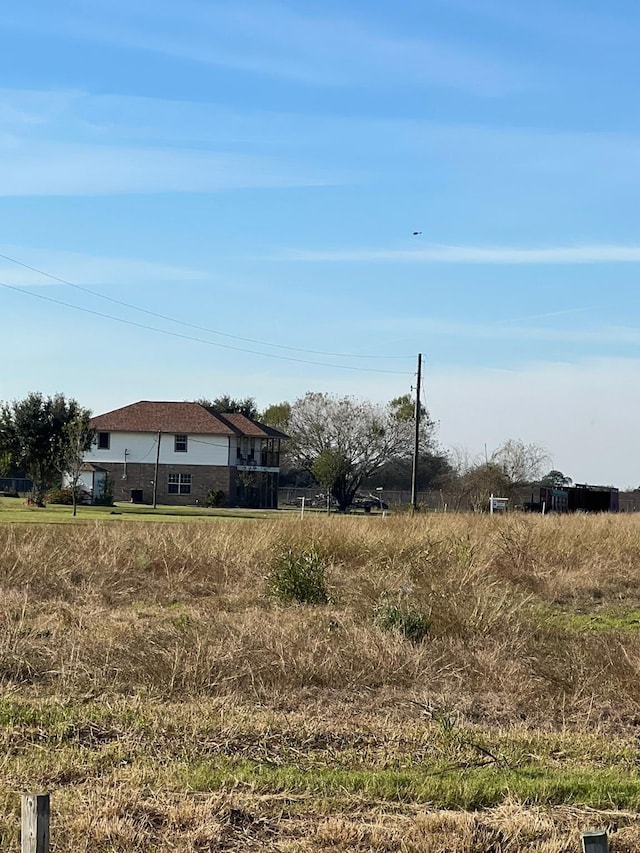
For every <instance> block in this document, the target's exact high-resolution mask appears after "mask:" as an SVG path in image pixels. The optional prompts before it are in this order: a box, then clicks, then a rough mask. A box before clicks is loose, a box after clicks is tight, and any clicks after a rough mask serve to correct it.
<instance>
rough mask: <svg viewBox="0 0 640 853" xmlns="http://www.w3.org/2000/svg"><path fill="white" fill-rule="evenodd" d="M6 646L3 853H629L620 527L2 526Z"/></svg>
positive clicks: (634, 767)
mask: <svg viewBox="0 0 640 853" xmlns="http://www.w3.org/2000/svg"><path fill="white" fill-rule="evenodd" d="M294 576H295V577H294ZM323 579H324V581H325V585H323V584H322V581H323ZM296 584H297V585H296ZM314 585H315V586H314ZM292 590H293V592H292ZM301 590H302V592H304V591H305V590H306V591H307V592H308V591H309V590H312V591H313V592H314V594H315V593H318V594H317V595H316V598H315V600H317V601H318V602H319V603H317V604H299V603H296V602H295V601H291V600H287V596H286V593H291V595H293V596H294V597H295V595H296V594H299V593H300V591H301ZM0 622H1V624H2V630H1V632H0V688H1V696H0V721H1V723H2V728H1V731H0V737H2V739H3V742H4V743H3V746H4V749H3V750H2V756H3V757H2V759H0V760H1V762H2V765H1V766H2V769H1V775H0V779H1V782H2V784H1V785H0V846H1V847H3V849H4V848H7V849H9V848H11V849H16V845H17V838H18V829H19V806H20V803H19V796H18V795H19V794H20V793H21V792H27V791H30V792H35V791H49V792H50V793H51V794H52V809H53V824H52V838H53V842H54V849H55V850H60V851H62V850H74V851H83V850H91V851H92V853H106V851H123V853H124V851H152V850H153V851H161V853H163V851H214V850H229V851H240V850H243V851H245V850H248V851H251V850H273V851H275V850H278V851H318V850H331V851H362V852H363V853H364V851H391V850H400V851H405V853H421V851H432V853H435V852H436V851H443V853H444V851H459V853H484V851H495V853H498V851H509V853H511V851H514V853H515V851H522V850H532V851H533V850H536V851H548V853H551V851H560V850H578V847H579V832H580V830H581V829H586V828H589V827H594V826H595V827H607V828H608V829H609V831H610V832H611V839H612V849H613V850H614V851H632V850H634V851H635V850H637V849H639V847H640V820H638V819H637V817H636V811H637V810H638V808H639V807H640V518H635V517H633V516H617V517H614V516H612V517H606V516H601V517H587V516H581V517H579V516H575V517H569V518H559V517H555V518H554V517H546V518H541V517H525V516H510V517H506V518H494V519H491V518H488V517H478V516H463V515H453V514H452V515H437V516H436V515H433V516H428V517H418V518H414V519H412V518H404V517H389V518H386V519H382V518H380V517H379V516H378V517H372V518H367V517H360V518H349V517H345V518H342V517H335V518H326V517H324V516H317V517H313V516H309V517H305V518H304V519H303V520H301V519H299V518H297V517H295V518H292V517H288V518H283V519H275V520H271V519H266V520H245V521H234V520H232V519H225V520H218V519H214V518H212V519H210V520H208V521H207V522H206V523H199V524H187V523H184V524H179V523H176V524H170V525H168V524H155V523H145V524H140V523H128V522H126V521H122V522H121V523H119V524H117V525H114V524H108V523H103V522H99V521H95V522H87V523H84V524H81V525H70V524H69V525H66V524H65V525H48V524H41V525H29V524H6V525H2V524H0Z"/></svg>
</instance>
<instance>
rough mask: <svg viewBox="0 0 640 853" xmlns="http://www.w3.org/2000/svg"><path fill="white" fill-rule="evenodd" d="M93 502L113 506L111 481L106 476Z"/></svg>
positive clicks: (98, 504)
mask: <svg viewBox="0 0 640 853" xmlns="http://www.w3.org/2000/svg"><path fill="white" fill-rule="evenodd" d="M93 502H94V504H95V505H96V506H113V483H112V482H111V480H109V479H108V478H107V479H106V480H105V482H104V486H103V488H102V490H101V492H100V493H99V494H97V495H96V496H95V497H94V499H93Z"/></svg>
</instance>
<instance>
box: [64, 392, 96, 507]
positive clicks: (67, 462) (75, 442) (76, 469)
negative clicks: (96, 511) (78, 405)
mask: <svg viewBox="0 0 640 853" xmlns="http://www.w3.org/2000/svg"><path fill="white" fill-rule="evenodd" d="M89 418H90V413H89V411H88V410H87V409H82V410H80V412H79V413H78V414H77V415H76V417H75V418H73V420H70V421H69V422H68V423H66V424H65V426H64V428H63V431H62V441H61V444H60V450H59V453H58V461H57V467H58V470H59V471H60V473H61V474H62V475H63V476H66V479H67V482H68V483H69V486H70V488H71V500H72V504H73V515H74V517H75V516H76V515H77V512H78V484H79V483H80V476H81V474H82V466H83V464H84V454H85V453H86V451H87V450H88V449H89V448H90V447H91V444H92V442H93V439H94V435H95V433H94V430H93V429H91V427H90V426H89Z"/></svg>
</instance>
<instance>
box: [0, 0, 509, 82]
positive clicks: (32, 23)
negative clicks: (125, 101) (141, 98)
mask: <svg viewBox="0 0 640 853" xmlns="http://www.w3.org/2000/svg"><path fill="white" fill-rule="evenodd" d="M65 5H66V6H67V8H68V9H69V13H68V14H66V15H63V14H60V12H59V9H56V10H53V9H49V8H48V7H47V6H45V7H44V8H43V9H42V10H41V14H38V15H34V14H29V15H27V14H26V13H24V14H23V13H21V12H20V10H19V9H18V8H16V9H13V10H12V11H11V13H10V14H8V15H7V16H4V17H3V23H4V25H5V26H21V27H29V28H37V27H40V28H46V30H47V32H48V33H49V32H56V33H61V32H62V33H64V34H67V35H72V36H76V37H80V38H83V39H90V40H92V41H102V42H107V43H112V44H117V45H120V46H125V47H129V48H133V49H138V50H142V51H151V52H155V53H160V54H164V55H168V56H173V57H176V58H180V59H186V60H189V61H191V62H194V61H195V62H199V63H203V64H206V65H211V66H219V67H224V68H230V69H234V70H239V71H243V72H249V73H255V74H261V75H267V76H271V77H281V78H285V79H288V80H294V81H296V82H299V83H304V84H311V85H316V86H317V85H322V86H327V85H328V86H349V87H353V86H356V87H361V86H366V87H369V88H370V87H373V86H380V85H383V86H387V85H389V84H390V83H394V82H405V83H406V84H408V85H411V86H418V87H424V86H434V85H435V86H441V87H448V88H456V89H462V90H465V91H470V92H474V93H477V94H481V95H495V94H503V93H505V92H510V91H513V89H514V88H517V87H518V86H519V85H520V84H521V82H522V78H523V76H525V75H524V72H523V71H522V70H518V69H514V68H513V67H511V66H508V65H507V64H505V63H503V62H501V61H499V60H496V59H495V58H494V57H491V56H489V55H483V53H482V52H481V51H479V50H478V49H477V48H476V47H473V48H472V47H470V46H468V45H467V46H463V45H461V44H459V43H456V41H455V40H453V39H451V38H448V37H447V36H446V35H444V34H442V33H441V34H438V35H435V34H434V35H431V34H430V35H429V37H426V36H418V35H415V34H413V33H408V32H407V31H406V30H405V31H403V30H401V29H397V30H396V31H395V32H394V31H389V30H388V29H385V27H384V26H383V25H382V24H379V25H378V26H376V25H375V23H373V17H374V16H372V15H367V16H366V17H365V16H360V17H358V16H357V15H356V14H355V13H354V12H352V13H351V14H349V13H345V14H343V15H341V16H337V15H335V14H327V13H324V14H323V13H322V12H320V11H319V10H320V8H321V7H318V8H317V10H316V11H314V12H312V11H310V10H308V11H305V10H302V9H301V8H300V6H301V4H293V3H276V2H260V3H258V2H243V0H233V2H224V0H217V2H216V3H210V2H203V0H183V2H182V3H181V4H180V7H179V9H178V7H176V5H175V3H170V2H167V0H158V2H156V3H153V4H141V3H136V2H129V0H127V2H122V0H108V1H107V0H94V1H93V2H92V3H91V4H86V3H84V2H79V0H66V2H65ZM32 11H33V10H31V12H32Z"/></svg>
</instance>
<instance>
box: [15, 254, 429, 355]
mask: <svg viewBox="0 0 640 853" xmlns="http://www.w3.org/2000/svg"><path fill="white" fill-rule="evenodd" d="M0 258H4V260H5V261H10V262H11V263H12V264H17V265H18V266H20V267H24V268H25V269H27V270H31V272H35V273H37V274H38V275H43V276H45V277H46V278H50V279H51V280H52V281H57V282H58V283H59V284H64V285H66V286H67V287H73V288H74V289H75V290H81V291H82V292H83V293H88V294H90V295H91V296H96V297H97V298H98V299H104V300H106V301H107V302H113V303H114V304H115V305H122V306H123V307H124V308H130V309H131V310H132V311H140V313H142V314H148V315H149V316H150V317H157V318H158V319H159V320H168V321H169V322H170V323H177V324H178V325H179V326H186V327H187V328H189V329H196V330H197V331H199V332H208V333H209V334H211V335H220V337H223V338H230V339H232V340H236V341H244V342H245V343H249V344H257V345H258V346H263V347H274V348H275V349H284V350H289V351H291V352H303V353H308V354H309V355H326V356H331V357H333V358H367V359H370V358H371V359H381V358H384V359H388V358H393V359H398V358H413V356H407V355H389V356H387V355H379V354H377V355H354V354H353V353H344V352H324V351H323V350H313V349H304V348H303V347H290V346H285V344H272V343H270V342H269V341H259V340H256V339H254V338H243V337H241V336H240V335H231V334H229V333H228V332H220V331H218V330H217V329H208V328H207V327H206V326H198V325H197V324H195V323H188V322H186V321H185V320H176V318H175V317H169V316H167V315H166V314H160V313H158V312H157V311H151V310H150V309H148V308H141V307H140V306H139V305H133V304H132V303H131V302H124V301H123V300H122V299H116V298H115V297H113V296H105V295H104V293H98V292H97V291H96V290H91V288H89V287H84V286H83V285H81V284H75V283H74V282H72V281H68V280H67V279H65V278H60V277H59V276H57V275H53V274H52V273H49V272H46V271H45V270H41V269H38V267H32V266H30V265H29V264H25V263H24V262H23V261H19V260H17V259H16V258H12V257H10V255H3V254H2V253H1V252H0Z"/></svg>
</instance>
